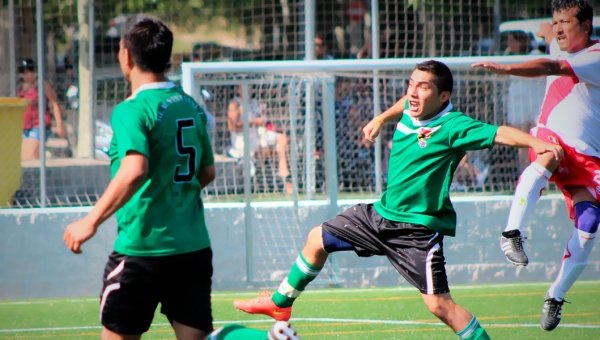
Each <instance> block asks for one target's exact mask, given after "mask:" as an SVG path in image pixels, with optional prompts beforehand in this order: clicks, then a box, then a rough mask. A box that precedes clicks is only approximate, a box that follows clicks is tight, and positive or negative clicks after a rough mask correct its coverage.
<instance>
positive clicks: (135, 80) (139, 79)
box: [129, 68, 167, 93]
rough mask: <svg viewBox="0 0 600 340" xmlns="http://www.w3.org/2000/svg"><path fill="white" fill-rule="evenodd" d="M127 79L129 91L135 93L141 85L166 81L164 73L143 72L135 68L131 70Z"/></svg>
mask: <svg viewBox="0 0 600 340" xmlns="http://www.w3.org/2000/svg"><path fill="white" fill-rule="evenodd" d="M129 79H130V81H131V93H135V91H137V89H139V88H140V87H141V86H142V85H146V84H151V83H159V82H163V81H167V77H166V76H165V75H164V73H152V72H143V71H141V70H139V69H137V68H136V69H133V70H131V75H130V77H129Z"/></svg>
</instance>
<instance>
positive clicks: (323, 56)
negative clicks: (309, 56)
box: [315, 33, 333, 60]
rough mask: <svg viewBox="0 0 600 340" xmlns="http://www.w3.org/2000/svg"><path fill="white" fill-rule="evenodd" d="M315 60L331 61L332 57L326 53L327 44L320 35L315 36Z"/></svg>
mask: <svg viewBox="0 0 600 340" xmlns="http://www.w3.org/2000/svg"><path fill="white" fill-rule="evenodd" d="M315 59H317V60H331V59H333V56H332V55H331V54H329V52H328V51H327V44H326V43H325V36H324V35H323V34H321V33H317V34H315Z"/></svg>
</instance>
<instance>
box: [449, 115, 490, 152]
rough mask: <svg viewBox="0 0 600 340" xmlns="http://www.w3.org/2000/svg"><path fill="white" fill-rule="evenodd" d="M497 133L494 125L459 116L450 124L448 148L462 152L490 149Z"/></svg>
mask: <svg viewBox="0 0 600 340" xmlns="http://www.w3.org/2000/svg"><path fill="white" fill-rule="evenodd" d="M497 131H498V126H496V125H492V124H488V123H485V122H482V121H480V120H477V119H473V118H471V117H469V116H467V115H464V114H461V115H460V116H458V117H456V118H455V119H454V120H453V122H452V128H451V132H450V146H451V147H452V148H454V149H460V150H464V151H469V150H481V149H487V148H491V147H492V146H494V138H495V137H496V132H497Z"/></svg>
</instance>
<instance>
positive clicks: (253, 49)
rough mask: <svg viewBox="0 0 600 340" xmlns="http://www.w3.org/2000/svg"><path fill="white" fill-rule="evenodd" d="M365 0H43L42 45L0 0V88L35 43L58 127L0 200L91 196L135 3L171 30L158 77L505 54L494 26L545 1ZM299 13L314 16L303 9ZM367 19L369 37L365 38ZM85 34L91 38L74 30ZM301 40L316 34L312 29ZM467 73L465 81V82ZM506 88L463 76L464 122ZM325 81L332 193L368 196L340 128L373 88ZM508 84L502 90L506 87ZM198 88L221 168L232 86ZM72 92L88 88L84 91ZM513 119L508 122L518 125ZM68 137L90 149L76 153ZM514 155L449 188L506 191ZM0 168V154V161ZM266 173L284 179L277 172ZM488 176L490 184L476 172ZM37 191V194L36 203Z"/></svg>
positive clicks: (77, 200)
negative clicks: (296, 63)
mask: <svg viewBox="0 0 600 340" xmlns="http://www.w3.org/2000/svg"><path fill="white" fill-rule="evenodd" d="M372 3H373V2H370V1H354V0H319V1H316V0H315V1H311V0H303V1H300V0H299V1H289V0H288V1H283V0H239V1H229V0H226V1H223V0H220V1H215V0H207V1H189V0H187V1H184V0H176V1H135V0H128V1H116V0H107V1H92V0H85V1H84V0H78V1H77V0H49V1H43V5H42V6H43V7H42V13H43V19H42V22H43V26H44V30H43V39H41V41H43V43H42V45H43V46H40V45H39V44H38V43H37V41H38V39H37V33H36V30H37V27H38V26H37V23H38V19H37V18H36V10H37V8H38V7H37V6H39V5H40V4H42V1H34V0H8V1H4V2H2V4H0V20H1V22H2V23H3V25H1V26H0V47H1V48H0V58H1V59H2V60H3V61H5V62H3V63H0V80H2V81H0V95H1V96H8V97H13V96H16V95H17V93H18V91H19V88H20V86H21V85H22V79H20V77H19V74H18V67H17V65H18V62H19V60H21V59H22V58H31V59H33V60H34V61H35V62H38V60H37V55H38V51H39V49H40V48H43V52H44V53H43V56H44V58H43V59H44V60H42V61H39V62H40V63H41V64H43V65H44V71H45V72H44V75H45V78H46V79H47V80H48V82H49V83H50V84H51V85H52V87H53V88H54V89H55V91H56V93H57V97H58V101H59V103H60V106H61V107H62V115H63V119H64V122H65V130H66V134H65V136H60V137H59V136H57V135H56V123H55V122H53V134H52V135H51V136H50V139H49V140H48V142H47V143H46V155H47V159H46V162H45V164H41V162H36V161H26V162H23V164H22V180H21V181H22V185H21V189H20V190H19V191H17V193H16V194H15V197H14V199H13V200H12V201H11V202H7V203H8V204H9V205H10V206H24V207H28V206H39V205H87V204H91V203H93V202H95V200H96V199H97V196H98V194H99V193H100V192H102V190H103V186H104V185H105V184H106V182H107V180H108V160H107V157H106V149H107V147H108V143H109V141H110V136H111V131H110V126H109V125H108V123H109V120H110V113H111V110H112V108H113V107H114V106H115V105H116V104H117V103H118V102H120V101H121V100H123V99H125V98H126V97H127V96H128V94H129V86H128V84H127V83H126V82H125V81H124V80H123V79H122V77H121V75H120V71H119V67H118V64H117V52H118V41H119V37H120V33H121V32H120V31H121V29H122V25H123V23H124V20H125V18H126V17H127V15H130V14H134V13H141V12H143V13H148V14H151V15H154V16H157V17H159V18H160V19H162V20H164V21H165V22H166V23H168V25H169V26H170V27H171V28H172V30H173V31H174V33H175V46H174V53H173V68H172V70H171V73H170V76H171V78H172V79H174V80H175V81H177V80H178V78H179V76H180V75H179V73H180V68H179V65H180V63H181V62H183V61H221V60H233V61H237V60H254V61H261V60H301V59H305V58H309V59H310V58H312V57H313V54H314V57H315V58H316V59H319V58H321V59H329V58H333V59H348V58H371V57H380V58H405V57H424V56H426V57H432V58H434V57H447V56H453V57H460V56H474V55H500V54H506V53H510V51H509V50H508V48H509V46H508V44H507V41H508V40H507V39H509V38H508V35H506V34H504V33H503V32H500V30H499V28H500V27H501V24H502V23H504V22H507V21H510V20H516V19H533V18H542V17H546V18H547V17H550V16H551V10H550V1H538V0H535V1H534V0H531V1H529V0H525V1H523V0H520V1H516V0H509V1H489V0H465V1H459V2H456V1H454V2H448V1H441V0H434V1H421V0H411V1H387V0H385V1H383V0H382V1H378V2H377V6H375V7H374V8H371V5H372ZM591 3H592V5H593V6H594V9H595V10H596V12H598V11H600V3H598V1H591ZM307 13H309V14H310V13H314V17H309V16H307ZM598 24H600V23H596V25H598ZM524 25H526V24H524ZM371 26H376V27H377V28H378V30H376V32H377V33H378V34H375V35H374V34H373V30H372V27H371ZM523 27H525V26H523ZM524 30H525V29H524ZM526 33H527V34H529V36H528V39H529V41H528V42H527V45H528V46H529V48H528V49H525V50H523V51H519V52H517V53H527V52H529V51H530V50H532V49H537V50H543V49H544V46H542V45H540V44H538V43H534V42H535V41H534V40H535V38H534V37H532V36H531V34H530V33H531V32H530V31H527V32H526ZM86 34H87V36H90V37H93V40H88V39H86ZM313 36H314V37H316V38H317V39H312V37H313ZM307 37H311V39H307ZM376 39H377V41H378V43H377V44H378V45H377V46H378V48H375V49H374V48H373V44H372V43H371V42H372V41H374V40H376ZM90 41H92V42H91V43H90ZM313 43H314V45H313ZM82 53H83V54H82ZM88 54H90V55H91V58H88ZM377 54H378V55H377ZM80 56H83V57H82V58H80ZM84 59H85V60H84ZM88 59H89V60H93V65H89V63H87V64H86V60H88ZM91 66H93V67H91ZM90 70H93V72H90ZM469 82H473V83H472V84H470V85H468V86H467V83H469ZM510 84H512V80H510V79H508V78H502V79H495V80H492V81H483V82H482V81H481V79H478V80H475V79H473V78H470V77H469V76H468V75H466V76H465V77H461V78H460V80H459V83H458V84H457V85H458V92H457V95H456V97H457V98H456V101H457V104H458V106H459V107H461V109H463V110H464V111H465V112H468V113H469V114H472V115H474V116H476V117H478V118H482V119H484V120H487V121H492V122H495V123H504V122H509V123H513V120H511V119H512V118H511V117H510V115H508V116H507V112H509V111H511V108H510V107H509V106H508V104H507V100H505V98H506V97H507V96H508V95H509V94H510V93H511V89H510ZM404 85H405V84H404V80H394V79H386V80H385V81H383V82H382V83H381V84H380V85H379V86H381V87H382V89H383V91H382V92H381V95H382V97H381V104H382V107H383V108H385V107H386V106H389V105H391V104H392V103H393V102H394V101H395V100H396V99H397V98H398V97H399V96H400V95H401V94H402V93H403V91H404ZM261 86H263V85H261ZM275 87H276V86H275ZM335 87H336V94H337V95H339V96H340V98H342V99H341V100H342V103H341V104H340V105H342V106H344V105H349V106H351V107H352V110H349V111H348V112H350V116H348V117H347V119H343V120H342V121H341V123H340V125H339V126H338V128H339V129H340V131H343V132H344V133H346V135H343V136H342V135H341V134H340V136H338V144H339V145H338V149H339V150H342V152H343V154H341V155H340V156H341V157H340V162H339V164H338V166H339V167H340V178H341V179H340V183H339V188H340V190H341V191H346V192H357V193H361V194H372V193H374V189H373V181H372V177H373V173H372V168H371V167H370V166H369V160H370V159H371V158H372V155H371V153H372V151H369V150H364V149H362V148H361V147H360V142H359V139H360V136H359V135H358V134H357V133H355V132H354V130H352V129H354V128H355V127H354V125H360V124H361V123H364V121H365V119H367V118H368V116H369V114H371V113H372V110H371V107H372V100H373V98H372V97H371V96H372V94H373V92H372V90H370V89H372V87H373V84H371V83H370V80H369V79H352V80H350V79H349V78H348V77H344V75H338V76H337V80H336V81H335ZM350 88H351V89H352V90H351V91H350V90H349V89H350ZM512 91H515V88H514V87H513V90H512ZM207 92H208V93H209V96H210V99H209V100H207V105H208V106H209V110H210V111H211V112H212V113H213V115H214V116H215V119H216V122H217V130H215V131H216V132H215V134H216V135H215V145H214V147H215V150H216V151H217V152H218V153H219V154H223V155H224V158H223V159H222V161H223V164H229V165H231V164H234V163H235V159H232V157H228V156H227V152H224V151H226V150H225V146H226V145H229V144H230V143H231V141H230V140H229V139H228V138H230V136H229V133H228V131H227V130H226V128H224V125H223V122H224V121H225V116H226V111H227V103H228V102H229V101H230V100H231V99H232V98H233V97H234V96H235V91H234V90H233V89H231V88H229V89H225V88H223V89H217V90H210V89H208V90H207ZM275 92H277V91H275ZM521 92H523V91H521ZM85 93H91V94H92V95H91V96H87V97H86V96H84V95H83V94H85ZM481 93H494V94H495V95H494V96H495V97H494V98H495V99H501V100H494V101H488V100H487V99H485V98H487V97H482V96H481V95H480V94H481ZM265 95H271V94H265ZM278 96H280V95H279V94H273V97H271V98H270V101H269V102H270V103H272V104H269V105H270V107H269V108H270V109H271V108H272V107H277V106H279V107H285V106H286V105H285V103H282V102H280V101H285V100H286V99H285V97H284V96H281V97H278ZM536 96H538V94H537V92H536V94H535V95H531V96H529V97H528V98H523V99H521V102H522V105H521V110H522V111H523V107H525V108H526V109H527V110H531V108H534V109H536V110H537V108H536V105H538V104H537V100H532V98H533V99H535V98H536ZM473 98H477V99H478V100H475V101H474V100H472V99H473ZM514 102H518V101H514ZM354 112H360V115H358V116H356V115H354ZM521 123H522V122H516V123H515V124H516V125H519V126H520V124H521ZM317 124H318V122H317ZM346 125H352V126H353V127H352V128H351V127H350V126H346ZM523 127H525V125H523ZM219 129H220V130H219ZM348 131H352V132H351V133H348ZM298 133H300V131H298ZM387 133H388V134H389V133H390V132H389V131H388V132H387ZM219 143H220V144H219ZM316 143H317V144H318V141H317V142H316ZM82 146H86V147H87V148H93V150H91V152H82V151H81V150H82V149H83V147H82ZM275 157H277V155H275ZM316 157H318V154H317V155H316ZM518 157H519V156H518V155H516V154H515V153H514V152H512V151H510V150H504V149H500V148H499V149H497V150H496V151H494V153H492V154H491V155H490V154H473V155H472V156H471V157H470V159H469V160H468V162H469V163H468V164H470V165H472V166H473V167H478V166H480V165H481V164H489V165H490V166H489V167H488V168H485V167H483V168H481V171H483V172H485V175H486V176H485V177H486V179H484V180H483V182H482V178H483V177H482V176H481V174H480V176H479V178H473V175H472V174H469V173H467V174H462V175H461V174H459V175H457V176H466V177H465V178H470V179H466V180H463V181H462V182H465V183H467V184H466V185H464V184H460V185H458V184H457V186H456V187H455V189H456V190H459V191H460V190H464V191H474V190H475V191H478V190H479V189H477V188H478V187H483V188H485V190H492V191H498V190H503V191H505V190H509V191H510V190H512V188H513V187H514V181H515V179H516V178H517V176H518V168H519V165H515V164H516V163H515V162H519V160H518ZM508 160H510V162H509V161H508ZM4 166H5V165H3V164H1V165H0V168H2V167H4ZM224 166H225V165H224ZM228 169H230V167H228ZM0 171H1V170H0ZM42 172H44V173H45V179H46V180H45V185H46V190H40V185H41V184H40V174H41V173H42ZM231 172H232V173H231V176H234V177H235V178H238V176H239V173H237V172H235V171H233V170H232V171H231ZM278 174H279V175H286V174H285V172H282V173H278ZM317 176H319V175H318V174H317ZM275 177H277V176H275ZM279 177H282V179H281V180H280V179H278V180H275V181H274V182H273V181H271V184H268V185H264V186H263V188H262V189H261V190H263V191H265V192H269V191H270V192H285V191H286V189H285V183H286V177H287V175H286V176H279ZM490 179H493V180H492V181H491V182H490ZM219 180H220V179H219V178H218V179H217V183H219ZM268 181H269V180H264V181H263V182H268ZM458 182H461V181H460V180H457V183H458ZM222 183H225V180H222ZM482 183H483V184H482ZM486 183H487V184H486ZM42 191H44V192H45V193H46V197H45V198H44V201H43V202H42V201H41V196H43V195H42ZM234 191H235V190H234ZM216 192H228V191H227V190H220V191H219V190H216ZM228 195H234V193H227V194H226V195H225V198H228V199H229V198H230V197H229V196H228ZM2 203H4V202H2ZM42 203H43V204H42Z"/></svg>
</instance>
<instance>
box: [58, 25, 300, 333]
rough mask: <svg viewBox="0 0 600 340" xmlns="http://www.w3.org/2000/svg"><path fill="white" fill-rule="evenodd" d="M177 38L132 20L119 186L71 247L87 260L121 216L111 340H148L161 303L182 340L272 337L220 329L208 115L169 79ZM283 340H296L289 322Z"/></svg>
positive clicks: (104, 303) (71, 228) (116, 164)
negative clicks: (209, 198)
mask: <svg viewBox="0 0 600 340" xmlns="http://www.w3.org/2000/svg"><path fill="white" fill-rule="evenodd" d="M172 46H173V34H172V32H171V31H170V30H169V29H168V28H167V26H165V25H164V24H163V23H162V22H160V21H159V20H157V19H154V18H151V17H147V16H143V15H138V16H132V17H130V18H128V20H127V22H126V23H125V26H124V30H123V34H122V37H121V40H120V43H119V64H120V66H121V71H122V73H123V75H124V76H125V78H126V79H127V81H129V82H130V83H131V90H132V94H131V96H129V98H127V99H126V100H124V101H123V102H122V103H120V104H119V105H117V106H116V107H115V109H114V110H113V112H112V116H111V125H112V128H113V133H114V134H113V138H112V141H111V145H110V151H109V155H110V158H111V177H112V179H111V181H110V183H109V185H108V187H107V188H106V191H105V192H104V194H103V195H102V197H101V198H100V199H99V200H98V202H97V204H96V205H95V206H94V207H93V208H92V209H91V211H90V212H89V213H88V214H87V215H86V216H85V217H84V218H83V219H81V220H79V221H76V222H74V223H72V224H70V225H68V226H67V228H66V230H65V233H64V242H65V244H66V246H67V247H68V248H69V249H70V250H71V251H72V252H74V253H81V246H82V244H83V243H85V242H86V241H87V240H89V239H90V238H91V237H93V236H94V234H95V233H96V230H97V229H98V227H99V226H100V224H101V223H102V222H104V221H105V220H106V219H108V218H109V217H110V216H111V215H112V214H113V213H115V212H116V215H117V216H116V217H117V223H118V234H117V239H116V241H115V244H114V251H113V252H112V253H111V254H110V256H109V258H108V262H107V264H106V267H105V270H104V280H103V289H102V294H101V302H100V314H101V322H102V325H103V330H102V339H139V338H141V335H142V333H144V332H146V331H147V330H148V329H149V327H150V324H151V323H152V319H153V317H154V313H155V310H156V307H157V306H158V304H159V303H160V304H161V312H162V313H163V314H165V315H166V317H167V318H168V319H169V321H170V323H171V325H172V327H173V329H174V331H175V335H176V337H177V339H204V338H206V337H207V336H209V338H210V339H267V336H268V335H269V332H267V331H262V330H255V329H247V328H244V327H243V326H240V325H229V326H226V327H224V328H223V329H221V330H219V331H215V332H214V333H212V334H211V332H213V320H212V314H211V299H210V294H211V279H212V272H213V267H212V250H211V247H210V239H209V235H208V231H207V228H206V224H205V220H204V208H203V204H202V200H201V196H200V192H201V190H202V188H204V187H205V186H206V185H207V184H209V183H210V182H211V181H212V180H213V179H214V178H215V167H214V159H213V152H212V147H211V145H210V142H209V137H208V133H207V130H206V124H207V118H206V114H205V112H204V111H203V109H202V108H201V107H200V106H199V105H198V104H197V103H196V102H195V101H194V100H193V99H192V98H191V97H190V96H188V95H186V94H185V93H184V92H183V90H182V89H181V87H179V86H175V85H174V84H173V83H171V82H170V81H168V79H167V78H166V76H165V72H166V71H167V70H168V68H169V65H170V59H171V50H172ZM270 333H274V335H275V338H277V337H281V336H289V338H290V339H295V338H296V336H295V334H294V332H293V330H292V329H291V328H290V326H289V324H287V323H276V324H275V326H274V327H273V329H272V330H271V331H270Z"/></svg>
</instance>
